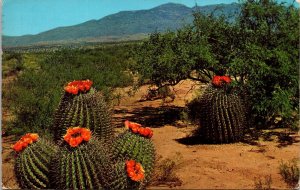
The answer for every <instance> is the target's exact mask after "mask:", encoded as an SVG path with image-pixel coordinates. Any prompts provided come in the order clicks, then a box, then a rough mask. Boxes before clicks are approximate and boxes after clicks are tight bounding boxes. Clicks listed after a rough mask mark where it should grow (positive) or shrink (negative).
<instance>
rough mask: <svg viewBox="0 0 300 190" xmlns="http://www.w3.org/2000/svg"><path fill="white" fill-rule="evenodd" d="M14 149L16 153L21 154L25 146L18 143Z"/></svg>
mask: <svg viewBox="0 0 300 190" xmlns="http://www.w3.org/2000/svg"><path fill="white" fill-rule="evenodd" d="M13 149H14V150H15V151H16V152H20V151H21V150H22V149H23V145H22V143H21V142H16V144H14V146H13Z"/></svg>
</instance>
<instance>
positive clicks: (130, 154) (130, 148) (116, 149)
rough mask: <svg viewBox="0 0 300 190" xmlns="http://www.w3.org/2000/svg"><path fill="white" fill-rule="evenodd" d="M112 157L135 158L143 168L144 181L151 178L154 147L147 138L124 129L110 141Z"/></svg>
mask: <svg viewBox="0 0 300 190" xmlns="http://www.w3.org/2000/svg"><path fill="white" fill-rule="evenodd" d="M112 144H113V145H112V151H113V158H114V159H119V160H120V159H121V160H131V159H132V160H135V161H136V162H139V163H141V164H142V166H143V168H144V170H145V181H144V182H145V183H147V182H148V181H149V179H150V178H151V174H152V171H153V168H154V161H155V149H154V145H153V143H152V141H151V140H150V139H148V138H145V137H142V136H140V135H138V134H134V133H132V132H130V131H125V132H124V133H122V134H121V135H120V136H118V137H117V139H116V140H114V142H112Z"/></svg>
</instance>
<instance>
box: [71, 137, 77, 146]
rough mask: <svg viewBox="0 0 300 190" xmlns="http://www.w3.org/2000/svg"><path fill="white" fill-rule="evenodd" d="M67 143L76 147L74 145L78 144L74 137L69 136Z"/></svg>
mask: <svg viewBox="0 0 300 190" xmlns="http://www.w3.org/2000/svg"><path fill="white" fill-rule="evenodd" d="M69 145H70V146H71V147H76V146H78V144H77V141H76V139H75V138H70V140H69Z"/></svg>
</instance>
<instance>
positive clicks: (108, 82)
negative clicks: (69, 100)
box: [7, 47, 132, 134]
mask: <svg viewBox="0 0 300 190" xmlns="http://www.w3.org/2000/svg"><path fill="white" fill-rule="evenodd" d="M119 48H120V47H119ZM106 51H108V50H106V49H91V50H68V49H65V50H61V51H55V52H53V53H48V54H49V55H47V56H45V58H44V59H42V60H40V61H39V62H38V63H37V64H38V65H39V69H35V70H33V69H26V68H25V69H24V72H23V73H22V75H20V76H19V77H18V78H17V81H16V82H15V83H14V84H13V87H12V89H11V93H10V98H11V99H13V100H14V101H13V102H12V106H11V108H12V111H13V114H14V115H15V117H16V119H15V120H14V121H13V123H11V124H10V125H9V128H8V130H7V132H9V133H14V134H16V133H17V134H21V133H24V132H26V131H31V132H32V131H34V132H38V131H39V132H41V133H45V132H47V129H48V128H49V126H51V124H52V122H53V121H52V116H53V112H54V110H55V108H56V106H57V105H58V103H59V100H60V97H61V96H62V94H63V86H64V85H65V84H66V83H67V82H69V81H73V80H80V79H90V80H92V81H93V82H94V85H93V86H94V87H95V88H96V89H97V90H100V91H102V93H103V95H104V96H105V98H106V100H109V99H110V94H111V91H112V89H113V88H114V87H122V86H126V85H129V84H130V83H131V82H132V78H131V75H130V74H129V73H128V72H125V71H126V64H125V61H126V60H125V59H126V58H125V57H124V56H121V52H123V54H125V53H124V51H125V50H122V49H121V50H118V51H120V52H119V53H118V54H116V55H114V54H110V53H107V52H106ZM109 51H111V50H109ZM109 51H108V52H109ZM117 55H118V57H117Z"/></svg>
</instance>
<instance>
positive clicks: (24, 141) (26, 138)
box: [12, 133, 39, 152]
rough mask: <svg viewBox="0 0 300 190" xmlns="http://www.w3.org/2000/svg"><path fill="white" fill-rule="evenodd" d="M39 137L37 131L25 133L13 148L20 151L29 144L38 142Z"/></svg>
mask: <svg viewBox="0 0 300 190" xmlns="http://www.w3.org/2000/svg"><path fill="white" fill-rule="evenodd" d="M38 138H39V135H38V134H36V133H27V134H25V135H23V136H22V137H21V138H20V140H19V141H18V142H16V143H15V144H14V145H13V146H12V148H13V149H14V150H15V151H16V152H20V151H22V150H23V149H25V148H26V147H27V146H28V145H30V144H32V143H34V142H36V141H37V140H38Z"/></svg>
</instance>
